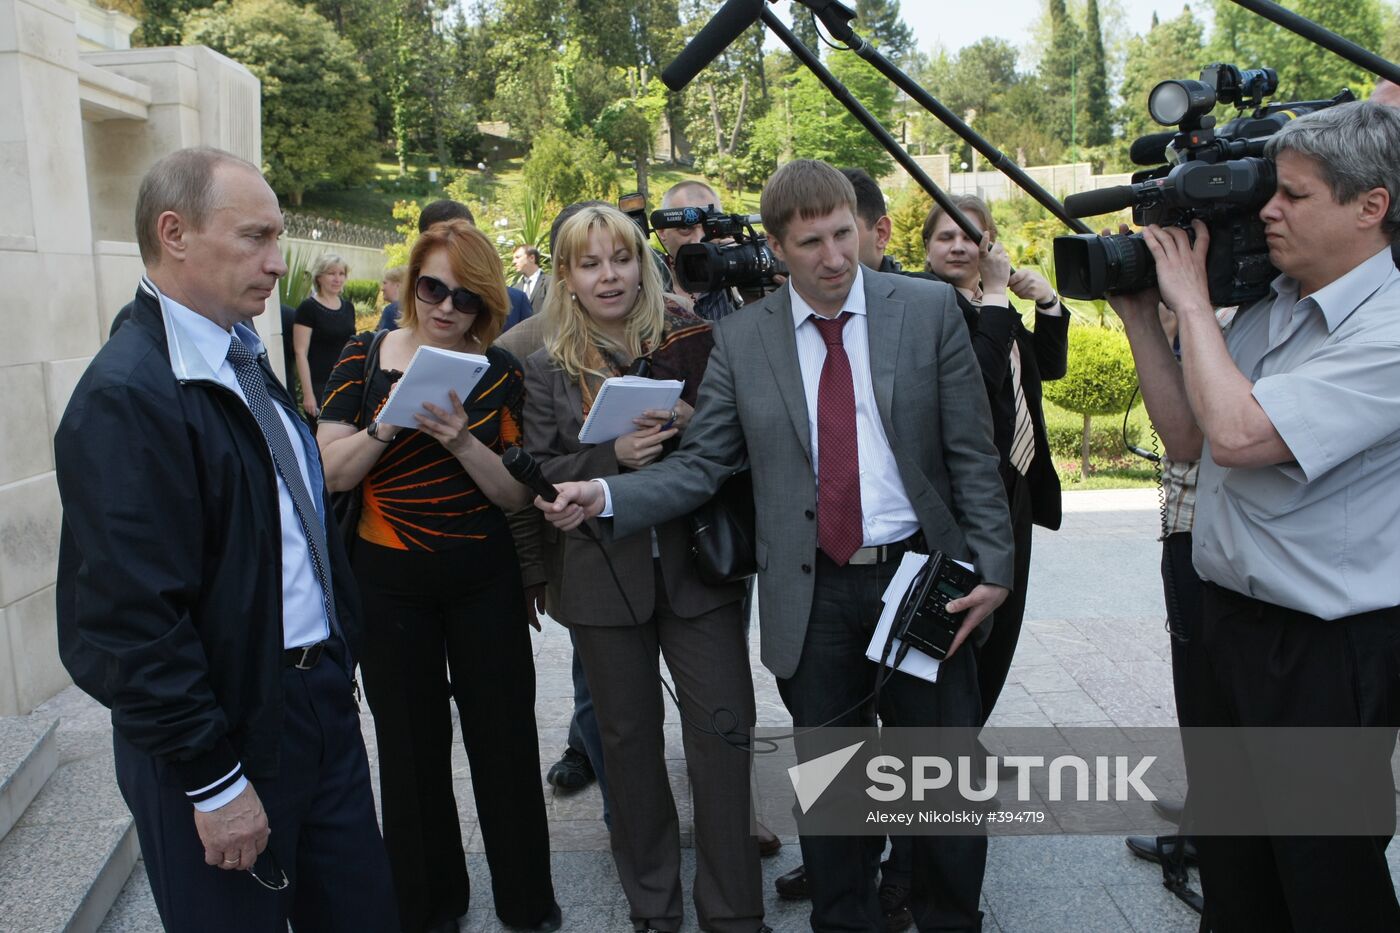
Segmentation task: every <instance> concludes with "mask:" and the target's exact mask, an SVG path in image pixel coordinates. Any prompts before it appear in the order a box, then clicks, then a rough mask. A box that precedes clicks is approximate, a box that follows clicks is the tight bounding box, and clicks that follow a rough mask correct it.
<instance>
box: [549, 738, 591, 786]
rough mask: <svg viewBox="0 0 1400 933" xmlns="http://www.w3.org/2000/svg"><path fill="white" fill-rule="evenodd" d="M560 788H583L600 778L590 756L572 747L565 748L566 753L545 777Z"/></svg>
mask: <svg viewBox="0 0 1400 933" xmlns="http://www.w3.org/2000/svg"><path fill="white" fill-rule="evenodd" d="M544 779H545V780H546V781H548V782H549V783H550V784H553V785H554V786H555V787H557V788H559V789H560V790H571V791H572V790H583V789H584V788H585V787H587V786H588V785H589V784H592V783H593V782H594V781H596V780H597V779H598V775H596V774H594V773H593V765H592V763H591V762H589V760H588V756H587V755H585V754H583V753H582V752H577V751H574V750H573V749H572V748H566V749H564V755H563V757H561V758H560V759H559V760H558V761H556V762H555V763H554V766H553V767H551V768H550V769H549V773H548V774H547V775H545V778H544Z"/></svg>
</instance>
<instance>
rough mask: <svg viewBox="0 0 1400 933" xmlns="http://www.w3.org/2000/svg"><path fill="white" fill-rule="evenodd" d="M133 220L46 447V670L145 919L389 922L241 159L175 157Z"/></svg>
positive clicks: (151, 179) (271, 279)
mask: <svg viewBox="0 0 1400 933" xmlns="http://www.w3.org/2000/svg"><path fill="white" fill-rule="evenodd" d="M136 229H137V239H138V241H139V244H140V248H141V257H142V261H143V262H144V264H145V266H146V272H147V275H146V276H145V277H144V278H142V280H141V285H140V288H139V289H138V290H137V293H136V300H135V302H134V308H133V310H132V314H131V318H130V320H129V321H128V322H127V323H126V324H125V326H123V327H121V328H120V329H119V330H118V331H117V333H116V334H115V335H114V336H113V337H112V339H111V340H109V341H108V342H107V344H106V346H104V347H103V348H102V350H101V351H100V352H99V353H98V354H97V356H96V357H95V358H94V359H93V361H92V364H91V365H90V366H89V367H88V370H87V372H86V373H85V374H84V375H83V378H82V380H81V381H80V382H79V383H78V386H77V388H76V389H75V390H74V393H73V397H72V400H71V401H70V402H69V405H68V409H67V411H66V412H65V413H64V416H63V420H62V422H61V423H60V425H59V429H58V434H57V436H56V438H55V441H54V447H55V461H56V466H57V474H58V485H59V493H60V495H61V496H62V500H63V507H64V515H63V531H62V539H61V542H60V545H59V568H58V597H57V601H58V612H57V615H58V639H59V649H60V652H61V655H62V657H63V662H64V664H65V666H66V667H67V668H68V670H69V672H70V673H71V674H72V675H73V679H74V681H75V682H76V683H77V684H78V685H79V686H81V687H82V688H83V689H84V690H86V691H87V692H88V693H90V694H92V695H93V696H94V697H96V698H97V699H98V700H100V701H101V702H102V703H103V704H105V705H107V706H108V707H110V708H111V710H112V725H113V732H114V735H113V742H114V745H115V754H116V770H117V781H118V784H119V785H120V786H121V790H122V794H123V796H124V797H125V798H126V801H127V804H128V805H129V806H130V807H131V811H132V813H133V815H134V816H135V819H136V829H137V833H138V835H139V837H140V840H141V849H142V853H143V855H144V857H145V861H146V866H147V871H148V873H149V875H150V882H151V888H152V891H153V893H154V894H155V901H156V906H157V908H158V909H159V911H160V915H161V919H162V921H163V922H164V924H165V927H166V929H168V930H196V929H197V930H201V931H209V930H228V931H235V930H238V931H244V930H255V931H263V930H266V931H272V930H281V929H284V928H285V924H286V923H287V921H288V920H290V922H291V924H292V927H293V928H294V929H296V930H298V931H301V930H346V929H357V930H386V931H387V930H397V929H398V919H397V917H396V916H395V909H394V906H393V905H394V901H393V894H392V889H391V882H390V880H389V868H388V862H387V858H386V857H385V854H384V846H383V840H382V839H381V838H380V835H379V830H378V827H377V825H376V823H375V814H374V801H373V798H372V796H371V792H370V784H369V770H368V763H367V760H366V755H365V748H364V742H363V740H362V738H361V736H360V730H359V716H358V710H357V705H356V702H355V699H354V695H353V680H352V674H351V671H352V670H353V660H352V657H353V654H354V648H355V646H356V643H357V636H358V633H359V624H358V623H359V619H358V611H359V610H358V605H357V601H356V598H355V596H354V592H353V588H352V584H351V578H350V571H349V567H348V564H347V562H346V560H345V554H344V550H343V548H342V547H341V544H340V539H339V535H338V534H336V533H335V531H334V524H333V523H329V525H330V533H328V530H327V525H328V521H327V518H326V516H327V515H328V514H329V504H328V499H327V497H326V493H325V486H324V483H323V481H322V473H321V463H320V458H319V455H318V453H317V449H316V445H315V442H314V440H313V439H312V437H311V435H310V433H309V431H308V430H307V429H306V427H305V426H304V425H303V424H302V422H301V420H300V419H299V418H298V417H297V416H296V409H295V406H294V404H293V402H292V399H291V398H290V397H289V396H288V395H287V392H286V390H285V389H284V388H283V387H282V386H281V384H280V383H279V382H278V381H277V379H276V378H275V377H274V376H273V374H272V371H271V369H270V367H269V366H268V362H267V354H266V352H265V350H264V348H263V345H262V342H261V341H260V340H259V339H258V337H257V335H256V333H255V332H254V330H253V328H252V327H251V321H252V319H253V318H254V317H256V316H257V315H258V314H260V313H262V311H263V309H264V307H265V306H266V302H267V300H268V298H270V297H271V296H272V295H273V294H274V293H275V292H276V285H277V279H278V277H280V276H281V275H283V274H284V273H285V272H286V265H285V263H284V262H283V260H282V256H281V252H280V251H279V249H278V245H277V237H278V235H279V234H280V233H281V232H282V218H281V212H280V210H279V209H278V206H277V199H276V197H275V196H274V195H273V193H272V191H271V189H270V188H268V186H267V184H266V182H264V181H263V179H262V176H261V175H260V174H259V173H258V171H257V169H256V168H255V167H254V166H252V165H250V164H248V163H246V162H244V161H242V160H241V159H237V158H235V157H233V156H231V155H229V154H228V153H224V152H220V151H218V150H213V149H187V150H181V151H179V152H176V153H174V154H172V155H170V156H167V157H166V158H164V159H162V160H160V161H159V162H157V163H156V165H155V166H154V167H152V168H151V170H150V172H149V173H147V175H146V177H145V179H144V180H143V181H142V184H141V190H140V194H139V195H138V198H137V206H136ZM272 830H275V832H272Z"/></svg>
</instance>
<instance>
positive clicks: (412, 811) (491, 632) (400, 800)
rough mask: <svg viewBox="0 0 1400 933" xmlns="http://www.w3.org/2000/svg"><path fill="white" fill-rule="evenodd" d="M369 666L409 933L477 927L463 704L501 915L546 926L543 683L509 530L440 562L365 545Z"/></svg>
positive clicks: (360, 568)
mask: <svg viewBox="0 0 1400 933" xmlns="http://www.w3.org/2000/svg"><path fill="white" fill-rule="evenodd" d="M354 567H355V576H356V579H357V580H358V581H359V584H360V593H361V597H362V600H363V603H364V611H365V629H366V639H365V648H364V652H363V655H364V656H363V657H362V658H361V659H360V666H361V669H362V670H363V672H364V680H365V693H366V695H367V696H368V698H369V704H370V709H371V710H372V711H373V713H374V731H375V735H376V736H377V739H378V744H379V787H380V796H381V804H382V808H383V815H384V841H385V843H386V844H387V846H388V849H389V861H390V864H391V865H392V866H393V871H394V887H395V890H396V891H397V892H398V899H399V913H400V915H401V918H402V921H403V929H404V933H417V931H419V930H423V929H425V928H427V927H429V926H432V925H433V924H437V923H441V922H443V921H445V920H451V919H453V918H456V917H459V916H461V915H462V914H464V913H466V911H467V906H468V903H469V901H470V896H471V885H470V881H469V879H468V877H467V864H466V857H465V855H464V854H463V851H462V832H461V825H460V822H459V818H458V814H457V801H456V797H455V795H454V793H453V779H452V760H451V758H452V717H451V710H450V708H449V706H448V703H449V702H453V701H455V702H456V704H457V711H458V716H459V719H460V721H461V726H462V741H463V743H464V744H465V745H466V749H467V761H468V763H469V764H470V766H471V777H472V790H473V792H474V793H475V795H476V809H477V819H478V820H479V821H480V827H481V837H482V842H483V843H484V845H485V848H486V861H487V864H488V865H489V866H490V869H491V889H492V891H493V893H494V894H495V902H496V914H497V916H498V917H500V919H501V920H502V922H504V923H506V924H508V925H515V926H527V925H530V924H534V923H538V922H539V921H540V920H542V919H544V917H545V916H546V915H547V914H548V913H549V911H550V910H551V909H552V907H553V905H554V887H553V883H552V881H551V878H550V867H549V827H548V824H547V822H546V819H545V810H544V792H543V789H542V787H541V778H540V754H539V740H538V738H537V735H536V731H535V669H534V661H533V657H532V655H531V650H530V635H529V628H528V625H527V623H526V621H525V603H524V591H523V589H522V587H521V583H520V565H519V562H518V561H517V560H516V556H515V549H514V547H513V545H512V544H511V539H510V535H509V533H508V532H507V531H506V528H505V526H504V525H502V526H501V529H500V531H499V533H493V534H490V535H488V536H487V537H486V538H485V539H484V540H481V541H473V542H471V543H470V544H468V545H466V546H464V547H458V548H454V549H452V550H449V551H441V552H434V553H424V552H409V551H396V550H392V549H389V548H383V547H378V546H376V545H373V544H370V543H368V542H366V541H359V542H357V543H356V547H355V555H354Z"/></svg>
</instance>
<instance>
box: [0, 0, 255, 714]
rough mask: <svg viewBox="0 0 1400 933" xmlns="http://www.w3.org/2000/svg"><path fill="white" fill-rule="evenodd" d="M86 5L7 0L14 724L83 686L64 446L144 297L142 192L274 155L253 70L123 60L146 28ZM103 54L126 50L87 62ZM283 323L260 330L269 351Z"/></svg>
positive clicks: (138, 56) (1, 46) (2, 66)
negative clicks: (94, 367)
mask: <svg viewBox="0 0 1400 933" xmlns="http://www.w3.org/2000/svg"><path fill="white" fill-rule="evenodd" d="M72 2H73V6H71V7H70V6H67V5H64V4H63V3H58V2H55V0H0V88H3V89H4V91H3V93H0V281H3V282H4V283H5V285H6V294H5V301H4V303H3V305H0V315H3V316H4V317H3V333H4V339H3V340H0V398H3V399H4V400H5V404H4V406H3V408H0V438H3V443H0V715H13V714H17V713H25V712H28V711H29V710H31V709H33V708H34V707H35V706H36V705H38V704H39V703H41V702H43V701H44V700H46V699H47V698H49V697H50V696H52V695H53V694H54V693H56V692H58V691H59V690H61V689H62V688H63V687H65V686H67V684H68V683H69V680H68V676H67V673H66V672H65V671H64V670H63V667H62V665H61V664H60V663H59V660H58V651H57V642H56V638H55V627H54V576H55V570H56V564H57V552H58V531H59V522H60V509H59V500H58V488H57V485H56V483H55V480H54V472H53V468H54V464H53V445H52V438H53V434H54V431H55V429H56V428H57V425H58V421H59V419H60V418H61V417H62V414H63V409H64V407H65V406H66V405H67V402H68V397H69V395H70V394H71V393H72V391H73V387H74V385H75V384H76V383H77V381H78V378H79V377H80V376H81V375H82V373H83V370H84V369H85V368H86V367H87V365H88V363H89V361H90V360H91V359H92V356H93V354H95V353H96V352H97V350H98V348H99V347H100V346H101V344H102V341H103V340H104V339H105V335H106V333H107V329H108V326H109V325H110V322H111V320H112V317H113V316H114V315H115V314H116V312H117V309H118V308H120V307H121V306H122V305H123V304H125V303H126V302H127V301H129V300H131V296H132V295H133V294H134V292H135V287H136V282H137V279H138V278H139V276H140V274H141V262H140V258H139V256H138V254H137V252H136V244H135V243H134V242H133V240H134V239H135V235H134V231H133V229H132V220H131V218H132V213H133V209H134V206H135V197H136V188H137V184H138V182H139V179H140V177H141V176H142V174H144V173H145V171H146V169H147V168H149V167H150V165H151V164H152V163H153V162H155V160H156V159H158V158H159V157H160V156H162V155H165V154H166V153H168V152H171V151H172V150H174V149H178V148H180V147H183V146H191V145H212V146H218V147H220V148H223V149H227V150H229V151H231V152H234V153H236V154H237V155H240V156H242V157H243V158H246V159H249V160H250V161H252V162H254V163H257V162H259V161H260V160H261V151H262V139H261V127H260V116H259V115H260V107H261V103H260V89H259V86H258V82H257V79H255V78H254V77H253V76H252V75H251V74H249V73H248V71H247V70H246V69H245V68H243V67H242V66H241V65H239V64H237V63H236V62H233V61H230V60H229V59H227V58H224V57H223V56H221V55H218V54H216V53H214V52H212V51H210V50H208V49H205V48H180V49H125V50H123V47H124V46H125V45H126V44H127V38H128V36H129V34H130V30H131V28H132V27H133V26H134V25H135V21H134V20H131V19H130V18H129V17H124V18H123V17H119V16H107V15H106V13H105V11H103V12H102V13H94V12H93V11H92V9H91V4H90V3H88V2H86V0H72ZM94 24H95V25H94ZM80 33H81V38H80ZM104 42H106V43H107V44H108V45H109V46H111V47H114V49H115V50H108V51H91V52H85V51H82V50H83V49H90V48H94V47H96V46H99V45H101V44H103V43H104ZM273 307H274V308H275V307H276V306H275V305H273ZM280 320H281V319H280V316H279V315H278V314H276V313H273V314H266V315H263V316H262V317H261V318H259V322H258V326H259V330H260V331H263V336H264V339H267V340H270V341H271V340H276V339H278V332H279V331H280V329H281V324H280ZM272 356H273V359H274V360H276V361H279V362H278V363H277V365H279V366H280V360H281V354H273V355H272Z"/></svg>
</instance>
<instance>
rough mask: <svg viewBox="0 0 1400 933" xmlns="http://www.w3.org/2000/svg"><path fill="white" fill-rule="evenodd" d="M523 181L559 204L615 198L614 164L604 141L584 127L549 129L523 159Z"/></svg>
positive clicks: (539, 137) (615, 179)
mask: <svg viewBox="0 0 1400 933" xmlns="http://www.w3.org/2000/svg"><path fill="white" fill-rule="evenodd" d="M525 183H526V184H527V185H530V186H531V187H532V188H533V189H534V190H535V191H536V192H538V193H539V194H541V195H542V196H543V197H544V198H545V199H546V200H548V201H550V202H552V203H554V204H555V205H558V206H560V207H562V206H564V205H566V204H570V203H572V202H574V201H582V200H584V199H585V198H599V199H602V200H605V201H606V200H612V199H613V198H616V197H617V164H616V162H615V161H614V159H613V157H612V153H610V152H609V151H608V145H607V143H605V142H603V141H602V140H601V139H599V138H598V137H597V136H594V135H593V133H592V132H591V131H590V130H588V129H584V130H582V131H580V132H579V133H577V134H574V133H570V132H568V131H567V130H563V129H548V130H545V131H544V132H543V133H541V134H540V135H539V136H537V137H535V142H534V145H533V146H531V148H530V154H529V155H528V156H526V158H525Z"/></svg>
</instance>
